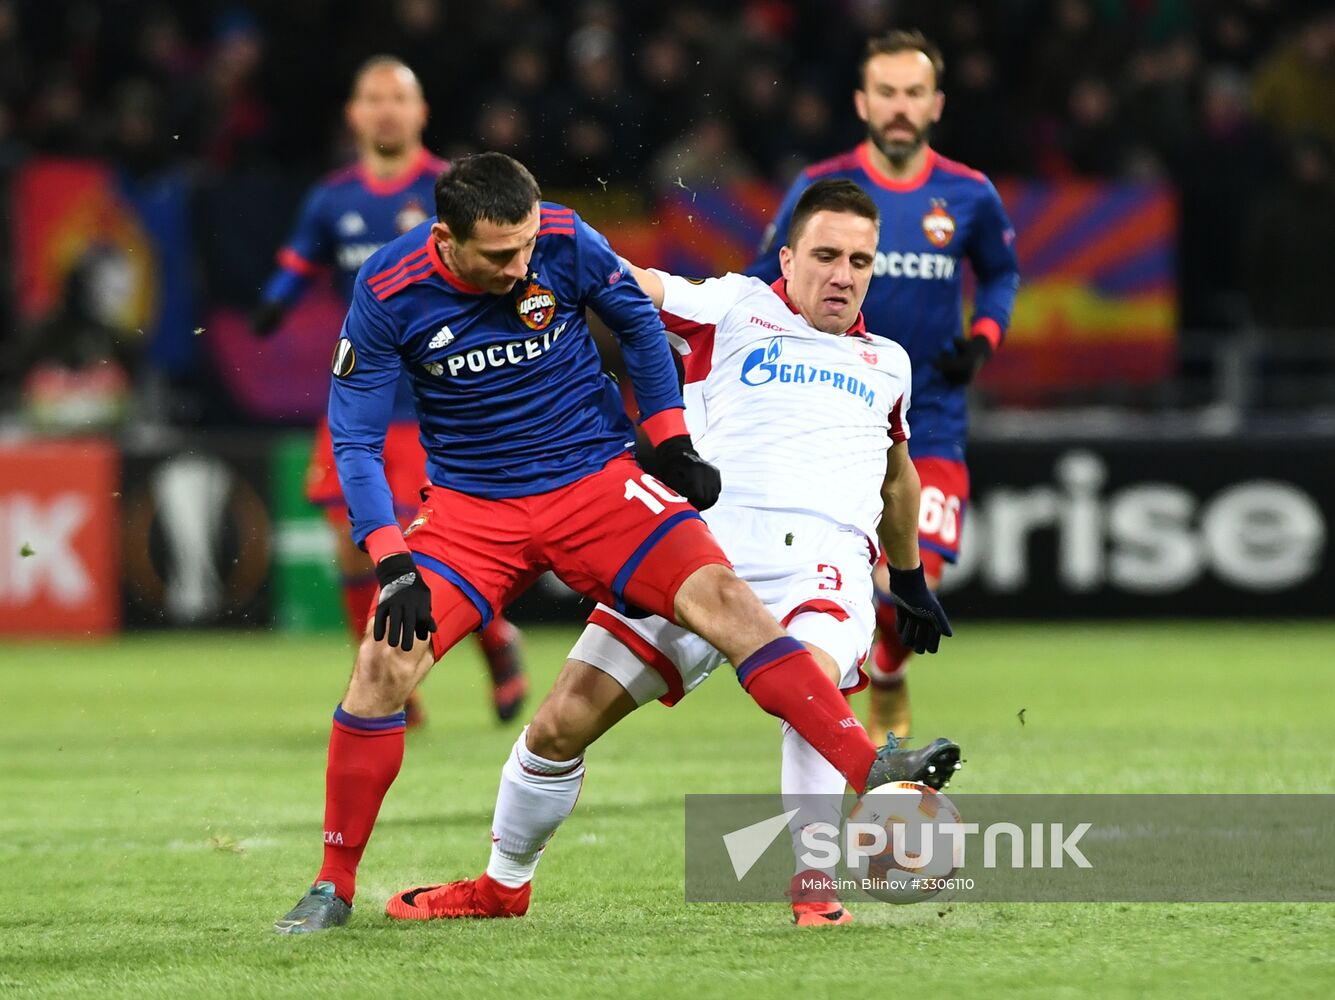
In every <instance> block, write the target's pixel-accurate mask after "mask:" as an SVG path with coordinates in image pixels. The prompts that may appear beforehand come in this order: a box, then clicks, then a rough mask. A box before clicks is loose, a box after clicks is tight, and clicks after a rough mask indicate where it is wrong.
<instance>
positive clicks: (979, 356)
mask: <svg viewBox="0 0 1335 1000" xmlns="http://www.w3.org/2000/svg"><path fill="white" fill-rule="evenodd" d="M990 357H992V342H991V341H990V340H988V339H987V338H986V337H981V336H979V337H968V338H965V337H956V338H955V346H954V349H953V350H949V351H946V352H945V353H944V354H942V355H941V356H940V357H939V358H937V359H936V362H935V365H936V369H937V371H939V372H940V373H941V374H942V375H944V376H945V378H946V381H947V382H949V383H950V384H951V385H968V384H969V383H970V382H972V381H973V379H974V376H975V375H977V374H978V369H980V368H982V367H983V362H985V361H986V360H987V359H988V358H990Z"/></svg>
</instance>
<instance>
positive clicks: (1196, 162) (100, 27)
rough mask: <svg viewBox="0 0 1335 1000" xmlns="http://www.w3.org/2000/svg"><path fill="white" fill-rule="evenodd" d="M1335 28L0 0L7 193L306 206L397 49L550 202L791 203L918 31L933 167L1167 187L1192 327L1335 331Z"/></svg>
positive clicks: (1277, 19) (1058, 7) (713, 7)
mask: <svg viewBox="0 0 1335 1000" xmlns="http://www.w3.org/2000/svg"><path fill="white" fill-rule="evenodd" d="M1332 7H1333V5H1331V4H1325V3H1311V2H1308V0H950V2H941V0H898V2H897V0H805V2H803V0H749V2H737V3H734V2H728V3H725V2H721V0H714V2H711V0H672V2H666V3H664V2H661V0H658V2H652V3H651V2H647V0H583V2H580V0H573V2H570V3H560V4H557V3H541V2H539V0H488V2H486V3H477V2H469V3H464V2H457V0H383V2H376V3H366V2H364V0H359V2H353V0H282V2H279V0H254V2H250V3H243V2H235V0H192V2H189V3H186V2H184V0H178V2H165V0H0V175H3V174H4V173H5V172H8V171H10V170H11V169H12V168H13V167H14V166H15V165H16V164H17V163H19V162H21V161H22V160H23V159H24V158H25V157H27V156H30V155H33V154H42V153H45V154H87V155H96V156H100V157H104V158H110V159H111V160H112V161H113V162H115V163H116V164H118V165H119V166H120V167H121V168H123V169H124V170H126V171H128V172H130V173H132V174H134V175H136V176H140V177H147V176H152V175H154V174H155V173H159V172H165V171H172V172H181V171H185V172H187V173H188V174H189V175H190V176H191V177H192V178H194V179H196V180H197V181H198V183H200V184H207V183H209V182H210V180H212V179H216V178H218V177H223V176H237V175H242V174H245V173H246V172H257V171H258V172H264V171H283V172H285V173H286V174H287V175H288V176H290V177H293V178H295V180H294V185H295V184H296V183H297V182H300V183H302V184H304V183H306V182H308V181H309V180H311V179H312V178H314V177H315V176H317V175H319V174H320V173H322V172H324V171H325V170H327V169H329V168H330V167H331V166H332V165H334V164H335V163H337V162H338V161H340V160H342V159H345V158H346V157H347V156H348V153H349V150H348V147H347V143H346V137H345V135H344V133H343V129H342V126H341V121H342V119H341V115H342V105H343V102H344V100H345V99H346V96H347V90H348V85H349V79H350V76H351V74H352V71H353V69H354V68H355V67H356V66H357V65H358V64H359V63H360V62H361V61H362V60H363V59H365V58H366V57H367V56H368V55H370V54H373V53H376V52H386V53H393V54H396V55H398V56H400V57H402V58H403V59H405V60H406V61H407V62H408V63H409V64H410V65H412V66H413V67H414V68H415V69H416V71H417V73H418V74H419V76H420V78H421V80H422V82H423V85H424V88H425V92H426V96H427V99H428V101H429V103H430V106H431V115H432V117H431V124H430V127H429V130H428V133H427V141H428V144H429V145H430V146H431V148H432V149H433V150H435V151H436V152H438V153H440V154H442V155H445V156H450V155H455V154H458V153H460V152H464V151H467V150H471V149H479V148H489V149H500V150H503V151H506V152H510V153H512V154H514V155H516V156H518V157H520V158H521V159H523V160H525V161H526V162H527V163H529V164H530V165H531V166H533V167H534V170H535V172H536V173H537V174H538V177H539V179H540V180H541V181H542V182H543V184H544V186H545V187H546V188H548V189H551V190H560V189H568V188H572V187H591V186H593V185H595V184H598V183H600V184H604V185H606V184H614V185H617V186H618V187H620V188H623V189H634V190H642V191H645V192H646V193H651V192H652V190H653V187H654V186H655V185H664V184H668V183H672V182H673V181H675V180H676V179H678V178H682V179H684V180H685V182H686V183H688V184H694V185H711V184H717V183H721V182H724V181H727V180H730V179H736V178H741V177H761V178H766V179H769V180H771V181H773V182H774V183H775V184H784V183H786V182H787V181H788V180H789V179H790V178H791V176H792V175H793V173H794V172H795V171H796V170H798V169H800V167H802V166H803V165H805V164H806V163H809V162H811V161H813V160H815V159H819V158H822V157H825V156H829V155H831V154H833V153H836V152H839V151H841V150H842V149H845V148H848V147H849V146H851V145H852V144H853V143H855V142H856V141H858V140H859V138H860V137H861V132H860V128H859V125H858V122H857V120H856V118H855V116H854V114H853V110H852V102H851V98H850V93H851V91H852V89H853V87H854V86H855V84H856V68H857V63H858V58H859V55H860V52H861V48H862V45H863V43H864V40H865V39H866V37H867V36H868V35H872V34H875V33H878V32H881V31H884V30H886V29H888V28H890V27H898V26H905V27H920V28H922V29H923V30H925V31H926V32H927V33H928V34H929V35H930V36H931V37H933V38H934V39H935V40H937V41H938V43H939V44H940V45H941V47H942V48H943V50H944V52H945V56H946V73H945V78H944V80H943V87H944V89H945V91H946V96H947V102H946V112H945V117H944V120H943V122H942V123H941V125H940V127H939V128H938V130H937V131H936V133H935V134H934V136H933V140H932V141H933V144H934V145H935V146H936V147H937V148H938V149H940V150H941V151H942V152H943V153H945V154H946V155H949V156H952V157H955V158H957V159H960V160H963V161H965V162H967V163H969V164H970V165H972V166H974V167H977V168H979V169H981V170H984V171H986V172H988V173H989V174H991V175H993V176H997V177H1002V176H1032V177H1047V178H1062V177H1072V176H1078V177H1099V178H1132V179H1142V178H1162V179H1167V180H1170V181H1171V182H1173V183H1174V184H1175V185H1176V187H1177V189H1178V191H1179V192H1180V204H1181V212H1182V230H1181V240H1182V242H1181V255H1180V256H1181V261H1182V264H1181V278H1180V281H1181V292H1182V296H1181V302H1182V313H1181V322H1182V325H1183V327H1184V328H1192V329H1232V328H1237V327H1240V326H1243V325H1246V324H1251V323H1255V324H1259V325H1262V326H1265V327H1269V328H1284V327H1295V328H1297V327H1306V328H1311V327H1331V328H1335V296H1331V295H1330V294H1329V292H1328V290H1327V289H1326V288H1325V281H1326V280H1328V279H1327V275H1328V273H1329V271H1330V270H1331V263H1332V248H1335V171H1333V169H1332V162H1333V161H1332V149H1335V11H1333V10H1332ZM286 221H287V220H280V222H279V227H280V228H281V226H283V225H285V224H286ZM266 252H267V251H266ZM266 263H267V261H266Z"/></svg>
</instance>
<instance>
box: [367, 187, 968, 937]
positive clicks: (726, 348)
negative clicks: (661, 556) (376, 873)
mask: <svg viewBox="0 0 1335 1000" xmlns="http://www.w3.org/2000/svg"><path fill="white" fill-rule="evenodd" d="M876 227H877V210H876V205H875V203H874V202H873V201H872V200H871V198H869V197H868V196H867V193H866V192H865V191H863V190H862V189H861V188H859V187H858V186H857V185H856V184H854V183H852V182H851V181H844V180H824V181H819V182H817V183H816V184H814V185H812V186H811V187H810V188H808V189H807V190H806V192H805V193H804V194H803V195H802V198H801V199H800V200H799V202H798V205H797V208H796V211H795V212H794V214H793V222H792V231H791V233H790V235H789V240H788V245H787V246H785V247H784V248H783V250H782V255H783V256H782V266H783V277H782V278H780V279H779V280H778V281H776V282H774V283H773V285H766V284H765V282H763V281H760V280H759V279H757V278H747V277H744V276H742V275H740V274H729V275H726V276H724V277H722V278H710V279H708V280H705V281H697V280H694V279H686V278H680V277H677V276H676V275H672V274H667V273H665V272H663V271H645V270H641V269H640V268H637V267H632V268H631V270H632V272H633V274H634V276H635V280H636V281H637V282H638V283H639V285H640V287H642V288H643V289H644V290H645V291H646V292H647V293H648V295H649V298H650V299H651V300H652V301H653V303H654V305H655V306H657V307H658V309H659V310H660V315H661V316H662V317H663V323H664V325H665V326H666V327H667V329H668V331H669V332H670V333H673V334H676V335H677V336H676V338H675V341H676V343H677V344H679V345H680V348H679V349H680V350H681V351H682V352H684V365H683V367H684V376H685V378H684V381H685V387H684V391H685V398H686V417H687V423H688V424H689V426H690V430H691V436H692V439H693V440H695V441H696V442H698V444H699V446H700V453H701V456H702V457H704V458H705V459H706V460H707V461H710V462H713V463H716V464H717V465H718V467H719V471H720V472H721V473H722V476H723V492H722V493H721V494H720V496H719V502H718V504H717V506H715V507H713V508H711V509H710V511H709V513H708V514H707V515H706V516H705V520H706V521H707V522H708V523H709V527H710V530H711V531H713V532H714V534H715V536H716V537H717V538H718V539H719V542H720V543H721V544H722V545H723V547H724V550H725V551H726V552H727V553H728V555H729V557H730V558H731V559H732V560H733V562H734V564H735V566H736V568H737V573H738V575H740V576H741V578H742V579H743V580H745V581H746V582H747V583H749V584H750V585H751V586H752V587H754V588H755V590H756V593H757V595H758V596H759V597H760V599H761V600H762V601H763V602H764V604H765V606H766V608H768V609H769V611H770V613H771V614H773V615H774V617H775V618H777V619H778V620H779V621H780V622H781V623H782V624H783V626H784V627H785V628H787V629H788V631H789V634H790V635H792V636H793V637H794V638H796V639H798V640H800V641H801V642H802V643H803V644H804V645H805V646H806V648H807V649H808V650H809V651H810V652H811V654H812V656H814V657H815V659H816V662H817V663H819V664H820V666H821V669H822V670H824V672H825V675H826V676H827V677H829V678H830V680H831V681H833V682H834V683H835V684H836V685H838V686H839V688H840V690H842V691H843V692H845V693H846V694H850V693H852V692H853V691H856V690H859V689H860V688H861V687H862V685H863V684H864V683H865V678H864V677H863V676H862V674H861V671H860V670H859V667H860V665H861V663H862V661H863V659H864V658H865V657H866V655H867V650H868V648H869V647H870V645H871V638H872V631H873V629H874V628H875V621H876V617H875V608H874V604H873V599H872V579H871V568H872V565H873V564H874V562H875V559H876V553H877V550H878V549H880V548H881V547H882V544H883V545H884V547H885V550H886V552H887V554H888V555H889V561H890V566H891V569H890V575H891V582H892V587H893V590H894V593H895V595H896V596H897V597H898V598H899V599H900V600H901V601H903V602H904V603H905V604H906V605H908V606H910V607H911V608H912V611H911V613H908V614H906V615H905V616H904V618H903V619H902V620H901V624H903V625H904V626H905V628H906V630H907V635H906V637H907V639H908V641H909V642H910V644H912V645H914V646H915V647H916V648H917V649H919V650H922V651H925V652H932V653H934V652H936V649H937V644H938V643H939V642H940V639H941V636H942V635H950V624H949V623H948V622H947V621H946V616H945V612H943V611H942V610H941V606H940V604H938V603H937V601H936V598H935V597H934V596H933V595H932V592H931V591H930V590H929V589H928V588H927V583H926V580H925V579H924V577H923V570H922V563H921V560H920V558H919V554H918V532H917V528H918V506H919V504H918V499H919V498H918V475H917V473H916V472H915V471H914V468H913V463H912V462H910V461H909V459H908V454H907V446H906V445H905V444H904V442H905V441H906V440H907V439H908V435H909V428H908V422H907V419H906V417H907V411H908V408H909V397H910V381H911V376H910V373H909V362H908V358H907V356H906V355H905V354H904V351H903V349H902V348H900V347H899V346H898V345H896V344H894V343H892V342H891V341H888V340H883V339H881V338H879V337H873V336H871V335H870V334H868V333H867V331H866V328H865V326H864V324H863V320H862V313H861V312H860V308H861V306H862V300H863V298H864V296H865V295H866V293H867V284H868V282H869V281H870V280H871V269H872V261H873V259H874V256H875V252H876ZM878 537H879V541H878ZM724 659H725V657H724V656H723V654H722V653H720V652H719V651H718V650H717V649H715V648H714V647H713V646H711V645H710V644H709V643H708V642H706V641H705V640H704V639H702V638H700V637H699V636H698V635H693V634H691V633H690V632H688V631H687V630H686V629H684V628H682V627H680V626H679V625H675V624H673V623H672V622H670V621H668V620H667V619H665V618H661V617H649V618H645V617H633V616H629V615H626V614H624V613H622V612H619V611H617V610H616V609H615V608H611V607H607V606H600V607H598V608H596V609H595V610H594V612H593V614H592V615H591V616H590V617H589V623H588V625H587V626H586V628H585V630H584V634H583V635H582V636H581V637H580V639H579V641H578V642H577V643H576V644H575V647H574V649H572V650H571V652H570V659H569V660H567V661H566V664H565V667H564V668H563V669H562V672H561V676H560V678H559V679H558V680H557V683H556V685H555V687H554V688H553V690H552V693H551V694H549V695H548V696H547V698H546V699H545V700H544V702H543V704H542V707H541V708H540V709H538V712H537V715H535V716H534V719H533V721H532V723H531V724H530V725H529V726H528V728H527V729H526V730H525V731H524V733H522V734H520V737H519V740H518V741H517V742H516V744H515V750H514V753H512V754H511V755H510V758H509V759H508V760H507V761H506V763H505V767H504V768H503V769H502V771H501V787H500V791H499V794H498V795H497V799H496V811H495V814H494V817H493V820H492V828H491V839H492V848H491V860H490V862H489V863H488V865H487V870H486V871H485V872H484V873H483V874H482V875H481V876H480V877H479V878H476V879H465V880H463V881H459V882H452V883H449V884H447V885H439V886H425V887H420V888H416V889H409V890H407V891H405V892H401V893H399V894H397V895H395V896H394V897H392V898H391V899H390V901H389V903H388V905H387V906H386V912H387V913H388V914H389V916H391V917H397V918H399V919H405V920H427V919H433V918H439V917H509V916H520V915H522V914H523V913H525V912H527V910H528V904H529V897H530V894H531V880H532V878H533V874H534V872H535V871H536V869H537V865H538V861H539V859H540V857H541V855H542V851H543V848H544V847H545V846H546V844H547V842H548V840H550V839H551V837H552V835H553V834H554V833H555V832H556V829H557V827H558V826H559V825H560V824H561V823H562V822H564V821H565V819H566V817H567V816H569V815H570V813H571V811H572V810H573V809H574V806H575V799H576V797H577V796H578V793H579V788H580V783H581V781H582V780H583V768H582V767H580V768H578V769H577V770H571V771H569V772H568V773H564V774H549V773H540V771H539V769H535V768H533V767H528V766H526V765H525V755H526V754H527V753H529V752H536V753H537V754H538V755H540V756H542V757H544V758H556V759H561V760H568V759H570V758H582V757H583V755H584V752H585V750H586V749H587V748H588V746H589V745H590V744H592V743H593V742H594V741H595V740H597V739H598V738H599V737H600V736H602V734H603V733H605V732H606V731H607V730H608V729H610V728H611V727H612V726H613V725H615V724H616V723H617V722H619V721H620V720H621V719H623V718H625V717H626V716H627V715H629V714H630V713H631V712H632V711H634V710H635V709H636V708H637V707H639V706H640V705H644V704H646V703H648V702H650V701H653V700H654V699H655V698H657V699H659V700H661V701H662V702H663V703H664V704H667V705H675V704H676V703H677V702H678V701H679V700H680V699H681V698H683V697H685V695H686V694H687V693H688V692H689V691H691V690H692V689H694V688H695V687H696V686H697V685H698V684H700V683H701V682H702V681H704V679H705V678H706V677H707V676H709V674H710V673H712V672H713V671H714V670H715V669H717V668H718V667H719V666H721V665H722V664H723V662H724ZM905 762H906V764H910V765H911V766H914V767H915V768H917V770H915V772H914V774H913V777H914V778H915V779H918V780H923V781H925V782H926V783H928V784H930V785H932V786H933V787H935V788H940V787H942V786H943V785H944V784H945V783H946V782H947V781H948V780H949V779H950V778H951V777H952V776H953V774H954V769H955V767H956V766H957V765H958V762H959V748H958V747H957V746H955V745H954V744H953V743H951V742H950V741H948V740H945V739H939V740H936V741H934V742H933V743H932V745H931V746H929V747H927V748H925V749H924V750H921V751H918V752H916V753H915V754H913V755H912V756H911V758H909V759H908V760H906V761H905ZM929 769H931V770H929ZM780 784H781V788H782V792H783V794H784V796H785V797H786V798H785V802H784V808H785V809H789V808H796V809H798V810H799V812H798V813H797V815H795V816H794V817H793V818H792V820H791V821H790V822H789V827H790V829H791V832H792V837H793V845H794V854H795V855H798V854H800V853H802V842H801V833H802V830H803V829H804V828H805V827H807V826H810V825H812V824H815V823H828V824H830V825H832V826H834V827H835V828H836V829H837V828H838V827H839V822H840V819H841V810H840V807H839V802H840V799H841V798H842V796H843V794H844V787H845V781H844V776H843V775H842V774H840V773H839V771H838V770H837V769H836V768H834V767H833V766H832V765H831V764H830V763H829V761H827V760H826V759H825V758H824V757H823V756H822V755H821V754H820V753H819V752H818V751H817V750H816V749H815V748H814V747H812V745H811V744H810V743H808V742H807V741H806V740H805V739H804V738H803V737H802V736H801V734H799V733H798V732H797V731H796V730H795V729H794V728H793V727H792V726H790V725H788V724H787V723H785V724H784V726H783V765H782V770H781V777H780ZM788 796H800V798H796V799H789V798H787V797H788ZM807 796H812V798H807ZM833 874H834V873H833V871H830V872H812V871H807V870H805V866H802V865H801V863H800V862H799V870H798V872H797V874H796V875H794V876H793V882H792V888H791V891H790V895H791V897H792V900H793V904H792V905H793V918H794V920H795V921H796V923H797V924H798V925H799V926H803V927H806V926H823V925H829V924H845V923H850V922H851V921H852V919H853V918H852V916H851V915H850V914H849V913H848V911H846V910H845V909H844V908H843V906H842V905H841V904H840V902H839V898H838V895H837V893H836V892H834V891H833V889H832V888H831V882H830V879H832V877H833ZM813 887H815V888H813Z"/></svg>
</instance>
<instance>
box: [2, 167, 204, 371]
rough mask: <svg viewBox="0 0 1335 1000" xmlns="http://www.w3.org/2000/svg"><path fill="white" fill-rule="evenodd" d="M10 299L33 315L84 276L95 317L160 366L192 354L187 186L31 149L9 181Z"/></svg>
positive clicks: (22, 313) (28, 319)
mask: <svg viewBox="0 0 1335 1000" xmlns="http://www.w3.org/2000/svg"><path fill="white" fill-rule="evenodd" d="M11 206H12V207H11V212H10V217H11V218H12V219H13V230H12V241H13V243H12V245H13V248H14V301H15V306H16V310H17V313H18V318H19V319H20V321H22V322H25V323H30V324H34V323H38V322H40V321H41V320H42V319H44V318H45V317H48V316H50V315H51V314H53V313H54V312H56V311H57V310H58V309H59V307H60V306H61V305H62V303H63V302H64V300H65V297H66V296H67V295H69V294H70V291H71V276H72V275H73V274H74V273H75V272H76V271H80V270H84V271H86V272H88V273H90V274H91V276H92V291H93V295H94V299H95V306H96V309H97V318H98V319H99V320H101V321H102V322H104V323H106V324H107V325H108V326H110V327H112V328H114V329H116V330H119V331H121V333H122V335H123V338H124V339H125V340H126V341H127V342H130V343H135V342H138V343H141V344H142V345H143V346H142V349H143V350H144V351H145V352H146V354H147V355H148V358H149V360H150V361H151V362H152V363H153V365H154V366H155V367H156V368H157V369H158V370H159V371H163V372H166V373H168V374H180V373H185V372H187V371H189V370H190V369H191V368H192V367H193V365H194V363H195V360H196V357H197V354H198V350H199V348H198V345H197V343H196V334H195V331H196V329H197V327H196V321H195V296H194V279H195V274H194V267H195V255H194V252H193V250H194V247H193V243H192V238H191V232H190V190H189V185H188V183H187V182H186V179H185V176H184V174H183V173H178V172H165V173H162V174H158V175H153V176H150V177H147V178H142V179H136V178H132V177H130V176H128V175H126V174H124V173H122V172H120V171H118V170H116V169H115V168H114V167H112V166H110V165H108V164H105V163H102V162H99V161H97V160H89V159H74V158H66V157H36V158H33V159H31V160H28V161H26V162H25V163H24V164H23V165H22V166H21V167H19V169H18V170H17V171H16V172H15V175H14V182H13V185H12V186H11Z"/></svg>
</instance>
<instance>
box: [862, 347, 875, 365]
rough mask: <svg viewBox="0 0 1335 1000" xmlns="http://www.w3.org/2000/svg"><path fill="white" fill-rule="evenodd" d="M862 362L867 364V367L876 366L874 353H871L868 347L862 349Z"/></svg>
mask: <svg viewBox="0 0 1335 1000" xmlns="http://www.w3.org/2000/svg"><path fill="white" fill-rule="evenodd" d="M862 360H863V361H865V362H867V364H869V365H874V364H876V352H875V351H873V350H872V349H871V348H870V347H864V348H863V349H862Z"/></svg>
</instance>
